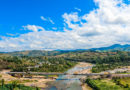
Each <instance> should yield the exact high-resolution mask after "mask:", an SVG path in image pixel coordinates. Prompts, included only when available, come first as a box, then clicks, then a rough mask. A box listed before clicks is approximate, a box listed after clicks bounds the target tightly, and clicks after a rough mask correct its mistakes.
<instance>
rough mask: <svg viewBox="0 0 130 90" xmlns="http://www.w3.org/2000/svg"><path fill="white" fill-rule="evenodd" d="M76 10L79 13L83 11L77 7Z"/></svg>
mask: <svg viewBox="0 0 130 90" xmlns="http://www.w3.org/2000/svg"><path fill="white" fill-rule="evenodd" d="M74 9H75V10H77V11H80V12H81V11H82V10H81V9H79V8H76V7H75V8H74Z"/></svg>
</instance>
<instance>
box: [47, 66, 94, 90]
mask: <svg viewBox="0 0 130 90" xmlns="http://www.w3.org/2000/svg"><path fill="white" fill-rule="evenodd" d="M91 68H92V66H87V67H77V66H76V67H74V68H72V69H70V70H68V71H67V72H66V73H67V74H74V73H75V72H76V71H82V70H85V69H91ZM82 77H84V76H75V75H60V76H59V77H58V78H57V79H56V81H54V82H52V83H49V88H48V89H47V90H82V86H81V84H82V83H81V81H80V78H82Z"/></svg>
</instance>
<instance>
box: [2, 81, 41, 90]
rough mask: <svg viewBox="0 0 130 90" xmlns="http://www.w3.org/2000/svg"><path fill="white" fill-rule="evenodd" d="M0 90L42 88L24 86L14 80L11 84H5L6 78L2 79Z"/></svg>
mask: <svg viewBox="0 0 130 90" xmlns="http://www.w3.org/2000/svg"><path fill="white" fill-rule="evenodd" d="M0 90H40V88H38V87H29V86H24V85H22V84H18V82H17V81H13V82H12V83H11V84H5V81H4V79H2V80H0Z"/></svg>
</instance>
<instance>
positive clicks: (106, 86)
mask: <svg viewBox="0 0 130 90" xmlns="http://www.w3.org/2000/svg"><path fill="white" fill-rule="evenodd" d="M118 80H119V81H120V83H121V84H123V85H124V86H123V85H121V84H118V83H117V82H118V81H114V80H113V79H112V80H111V79H96V80H93V79H87V80H86V82H87V84H88V85H89V86H90V87H91V88H93V89H94V90H130V87H129V85H128V84H130V78H129V79H128V80H126V79H118ZM126 86H127V87H126Z"/></svg>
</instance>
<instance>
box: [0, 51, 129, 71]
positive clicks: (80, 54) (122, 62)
mask: <svg viewBox="0 0 130 90" xmlns="http://www.w3.org/2000/svg"><path fill="white" fill-rule="evenodd" d="M33 52H37V51H33ZM56 52H57V53H58V55H57V54H56V55H54V53H56ZM19 53H20V52H19ZM21 53H23V52H21ZM24 53H25V52H24ZM31 53H32V52H30V53H29V55H31ZM47 53H48V54H47V56H44V55H43V56H34V57H31V56H10V55H5V54H4V55H0V63H2V65H1V66H0V69H2V68H4V69H5V68H7V69H12V71H27V70H28V69H27V68H28V67H30V70H31V71H40V72H61V71H62V72H63V71H66V70H67V69H69V68H71V67H73V66H74V65H75V64H76V63H74V62H73V61H75V62H79V61H80V62H82V61H83V62H90V63H93V64H95V65H96V66H94V67H93V69H92V72H94V73H97V72H101V71H105V70H109V69H115V68H118V67H121V66H130V52H124V51H114V52H98V51H84V50H79V51H68V52H65V51H64V52H61V53H60V54H59V51H52V52H51V51H50V54H49V52H47ZM52 53H53V54H52ZM37 54H38V53H37ZM37 54H36V55H37ZM44 54H45V52H44ZM51 54H52V55H51ZM22 55H23V54H22ZM27 55H28V54H27ZM48 55H50V56H48ZM16 67H18V68H16ZM34 67H35V68H34Z"/></svg>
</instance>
